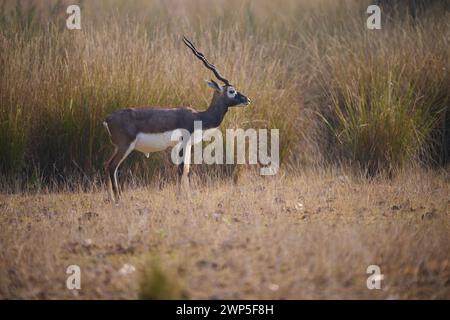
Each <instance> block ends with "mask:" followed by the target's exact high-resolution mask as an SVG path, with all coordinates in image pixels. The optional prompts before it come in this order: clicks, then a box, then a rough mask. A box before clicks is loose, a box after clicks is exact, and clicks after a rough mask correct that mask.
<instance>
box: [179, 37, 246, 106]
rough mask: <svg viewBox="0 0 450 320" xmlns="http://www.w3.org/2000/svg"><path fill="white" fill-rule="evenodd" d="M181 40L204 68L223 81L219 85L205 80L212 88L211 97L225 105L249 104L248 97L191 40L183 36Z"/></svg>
mask: <svg viewBox="0 0 450 320" xmlns="http://www.w3.org/2000/svg"><path fill="white" fill-rule="evenodd" d="M183 42H184V44H185V45H186V46H188V48H189V49H191V50H192V53H193V54H194V55H195V56H196V57H197V58H198V59H199V60H200V61H202V62H203V64H204V65H205V67H206V68H208V69H209V70H211V71H212V72H213V73H214V75H215V77H216V78H217V79H218V80H219V81H221V82H223V85H219V84H218V83H217V82H216V81H214V80H210V81H207V84H208V86H210V87H211V88H213V89H214V97H213V99H217V100H221V101H223V102H224V104H225V105H226V106H227V107H234V106H238V105H243V106H248V105H249V104H250V99H249V98H248V97H246V96H245V95H243V94H242V93H241V92H239V91H237V90H236V88H235V87H233V85H232V84H231V83H230V81H228V80H227V79H226V78H225V77H224V76H222V75H221V74H220V73H219V71H218V70H217V68H216V66H215V65H213V64H211V63H210V62H208V60H207V59H206V57H205V56H204V54H203V53H201V52H199V51H198V50H197V49H196V48H195V47H194V45H193V44H192V42H191V41H189V40H188V39H187V38H186V37H184V36H183Z"/></svg>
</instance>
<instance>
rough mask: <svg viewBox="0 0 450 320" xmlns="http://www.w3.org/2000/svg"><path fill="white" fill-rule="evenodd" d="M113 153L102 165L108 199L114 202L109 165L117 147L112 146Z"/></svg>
mask: <svg viewBox="0 0 450 320" xmlns="http://www.w3.org/2000/svg"><path fill="white" fill-rule="evenodd" d="M114 147H115V148H114V151H113V153H112V155H111V157H109V159H108V161H106V162H105V165H104V170H105V175H106V189H107V190H108V194H109V198H110V199H111V201H113V202H114V189H113V188H114V187H113V181H114V180H113V177H112V176H111V174H110V169H109V167H110V164H111V161H112V160H113V159H114V157H115V156H116V154H117V151H118V150H119V148H118V147H117V146H114Z"/></svg>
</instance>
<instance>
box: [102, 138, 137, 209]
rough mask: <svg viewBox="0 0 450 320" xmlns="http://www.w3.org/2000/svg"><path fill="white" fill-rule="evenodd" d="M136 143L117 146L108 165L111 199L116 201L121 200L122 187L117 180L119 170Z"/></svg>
mask: <svg viewBox="0 0 450 320" xmlns="http://www.w3.org/2000/svg"><path fill="white" fill-rule="evenodd" d="M134 145H135V143H134V142H133V143H132V144H130V145H128V146H122V147H118V148H117V152H116V153H115V154H114V155H113V157H112V158H111V160H110V161H109V163H108V165H107V174H108V177H109V181H110V183H111V190H112V192H111V193H110V194H111V199H112V200H113V201H115V202H118V201H119V197H120V189H119V183H118V180H117V170H118V169H119V166H120V165H121V164H122V162H123V161H124V160H125V159H126V158H127V157H128V155H129V154H130V153H131V151H133V149H134Z"/></svg>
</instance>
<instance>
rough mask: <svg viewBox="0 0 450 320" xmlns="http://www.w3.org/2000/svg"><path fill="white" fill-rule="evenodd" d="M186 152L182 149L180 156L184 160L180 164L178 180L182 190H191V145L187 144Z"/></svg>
mask: <svg viewBox="0 0 450 320" xmlns="http://www.w3.org/2000/svg"><path fill="white" fill-rule="evenodd" d="M185 150H186V152H185V153H184V152H183V149H181V151H180V156H181V157H182V158H183V162H182V163H180V164H179V165H178V168H177V171H178V181H179V182H180V187H181V190H182V191H188V190H189V168H190V163H191V145H189V144H188V145H187V146H186V149H185Z"/></svg>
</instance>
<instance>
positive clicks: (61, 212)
mask: <svg viewBox="0 0 450 320" xmlns="http://www.w3.org/2000/svg"><path fill="white" fill-rule="evenodd" d="M73 2H77V1H68V0H44V1H32V0H0V298H8V299H23V298H30V299H58V298H63V299H91V298H92V299H133V298H142V299H176V298H189V299H238V298H242V299H313V298H324V299H334V298H336V299H411V298H417V299H450V219H449V218H450V174H449V162H450V161H449V160H450V73H449V70H450V55H449V48H450V7H449V6H448V5H447V4H448V2H446V1H433V0H417V1H415V0H405V1H361V0H339V1H336V0H314V1H313V0H280V1H272V0H244V1H241V0H215V1H210V0H167V1H159V0H151V1H150V0H149V1H147V0H131V1H121V0H105V1H78V3H79V4H80V7H81V18H82V20H81V21H82V22H81V23H82V28H81V30H68V29H67V28H66V27H65V23H66V18H67V16H68V15H67V14H66V11H65V10H66V8H67V6H68V5H69V4H73ZM372 2H378V3H380V5H381V7H382V29H381V30H368V29H367V27H366V20H367V17H368V14H367V12H366V9H367V6H368V5H369V4H372ZM412 3H415V4H417V5H414V6H412ZM419 3H421V5H419ZM183 35H186V36H188V37H189V38H191V39H192V40H193V42H194V43H195V44H196V45H197V47H198V48H199V50H201V51H202V52H204V53H205V55H206V56H207V57H208V59H209V60H210V61H211V62H212V63H214V64H215V65H217V67H218V68H219V70H220V71H221V72H222V73H223V74H224V75H226V76H227V77H228V78H230V80H231V82H232V83H233V85H235V86H236V88H237V89H238V90H239V91H241V92H242V93H244V94H245V95H247V96H249V97H250V98H251V99H252V104H251V105H250V106H249V107H247V108H241V109H233V110H230V111H229V112H228V113H227V115H226V117H225V120H224V122H223V123H222V125H221V129H222V130H225V129H227V128H243V129H248V128H255V129H260V128H262V129H272V128H275V129H279V132H280V159H281V164H280V171H279V172H278V174H277V175H275V176H273V177H262V176H259V175H257V174H256V173H255V172H256V167H257V166H254V167H252V166H250V165H242V166H239V165H227V166H220V165H214V166H207V165H198V166H197V165H196V166H193V168H192V169H193V170H192V171H193V173H192V179H191V190H190V192H189V193H188V194H180V193H179V192H178V187H177V184H176V182H175V176H176V167H175V166H174V165H173V164H172V163H171V162H170V160H169V159H170V158H169V156H168V152H166V153H159V154H152V155H150V158H149V159H147V158H145V157H144V156H143V155H142V154H137V153H134V154H132V155H131V156H130V157H129V158H128V159H127V160H126V161H125V163H124V164H123V165H122V166H121V168H120V170H119V176H120V180H121V182H122V183H123V185H124V190H125V193H124V197H123V199H122V201H121V202H120V203H119V204H118V205H114V204H112V203H110V202H109V201H108V199H107V194H106V188H105V179H104V176H103V174H102V172H103V163H104V161H105V160H106V159H107V158H108V157H109V156H110V153H111V151H112V145H111V144H110V141H109V137H108V135H107V133H106V131H105V129H104V128H103V126H102V122H103V120H104V118H105V116H106V115H107V114H109V113H110V112H112V111H113V110H116V109H118V108H125V107H133V106H148V105H158V106H191V107H193V108H195V109H197V110H204V109H205V108H206V107H207V105H208V102H209V100H210V98H211V95H212V92H211V90H210V88H208V87H207V86H206V85H205V83H204V81H203V80H205V79H210V78H211V76H212V74H211V72H209V71H208V70H206V69H205V68H204V67H203V66H202V65H201V63H200V62H199V61H198V60H196V59H195V58H194V57H193V56H192V54H191V53H190V52H189V51H188V49H187V48H186V47H185V46H184V45H183V43H182V41H181V38H182V36H183ZM69 265H78V266H80V268H81V290H69V289H67V288H66V279H67V277H68V276H69V275H68V274H66V268H67V267H68V266H69ZM369 265H378V266H379V267H380V268H381V273H382V274H383V275H384V279H383V280H382V282H381V285H382V288H381V290H369V289H368V288H367V286H366V280H367V278H368V276H369V275H368V274H367V273H366V270H367V267H368V266H369Z"/></svg>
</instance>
